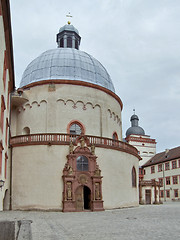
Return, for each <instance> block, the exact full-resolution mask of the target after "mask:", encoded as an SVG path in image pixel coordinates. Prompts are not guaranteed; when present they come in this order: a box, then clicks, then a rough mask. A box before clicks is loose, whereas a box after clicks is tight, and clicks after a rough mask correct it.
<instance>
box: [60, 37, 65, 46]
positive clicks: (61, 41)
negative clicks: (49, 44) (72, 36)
mask: <svg viewBox="0 0 180 240" xmlns="http://www.w3.org/2000/svg"><path fill="white" fill-rule="evenodd" d="M60 47H64V39H63V38H61V40H60Z"/></svg>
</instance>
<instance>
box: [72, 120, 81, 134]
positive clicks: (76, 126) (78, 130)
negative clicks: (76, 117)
mask: <svg viewBox="0 0 180 240" xmlns="http://www.w3.org/2000/svg"><path fill="white" fill-rule="evenodd" d="M81 133H82V129H81V126H80V125H79V124H77V123H74V124H72V125H71V126H70V134H71V135H81Z"/></svg>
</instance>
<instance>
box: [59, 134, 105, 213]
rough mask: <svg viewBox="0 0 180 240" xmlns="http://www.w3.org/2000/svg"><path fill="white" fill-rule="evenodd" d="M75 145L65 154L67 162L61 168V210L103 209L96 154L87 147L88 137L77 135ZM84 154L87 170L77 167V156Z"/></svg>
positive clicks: (100, 180) (99, 172)
mask: <svg viewBox="0 0 180 240" xmlns="http://www.w3.org/2000/svg"><path fill="white" fill-rule="evenodd" d="M76 145H77V147H76V148H75V149H74V151H73V152H72V151H71V153H70V154H68V155H67V162H66V164H65V167H64V169H63V176H62V177H63V183H64V191H63V211H64V212H75V211H83V210H90V211H103V210H104V209H103V200H102V176H101V171H100V169H99V166H98V165H97V162H96V158H97V157H96V156H95V154H93V153H92V151H91V150H90V149H89V147H87V146H88V145H89V141H88V138H87V137H85V136H83V137H82V136H79V137H78V138H77V140H76ZM79 156H84V157H85V158H86V159H88V170H87V169H86V171H81V170H78V168H77V158H78V157H79Z"/></svg>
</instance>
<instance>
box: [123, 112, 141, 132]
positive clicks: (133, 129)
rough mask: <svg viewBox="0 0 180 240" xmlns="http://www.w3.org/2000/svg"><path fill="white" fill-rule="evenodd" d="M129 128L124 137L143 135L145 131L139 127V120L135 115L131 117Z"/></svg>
mask: <svg viewBox="0 0 180 240" xmlns="http://www.w3.org/2000/svg"><path fill="white" fill-rule="evenodd" d="M130 121H131V127H130V128H128V130H127V131H126V137H127V136H129V135H131V134H135V135H145V131H144V129H143V128H142V127H139V123H138V122H139V118H138V116H137V115H136V114H133V115H132V116H131V119H130Z"/></svg>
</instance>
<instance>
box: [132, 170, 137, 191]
mask: <svg viewBox="0 0 180 240" xmlns="http://www.w3.org/2000/svg"><path fill="white" fill-rule="evenodd" d="M131 175H132V187H136V186H137V184H136V169H135V167H133V168H132V173H131Z"/></svg>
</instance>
